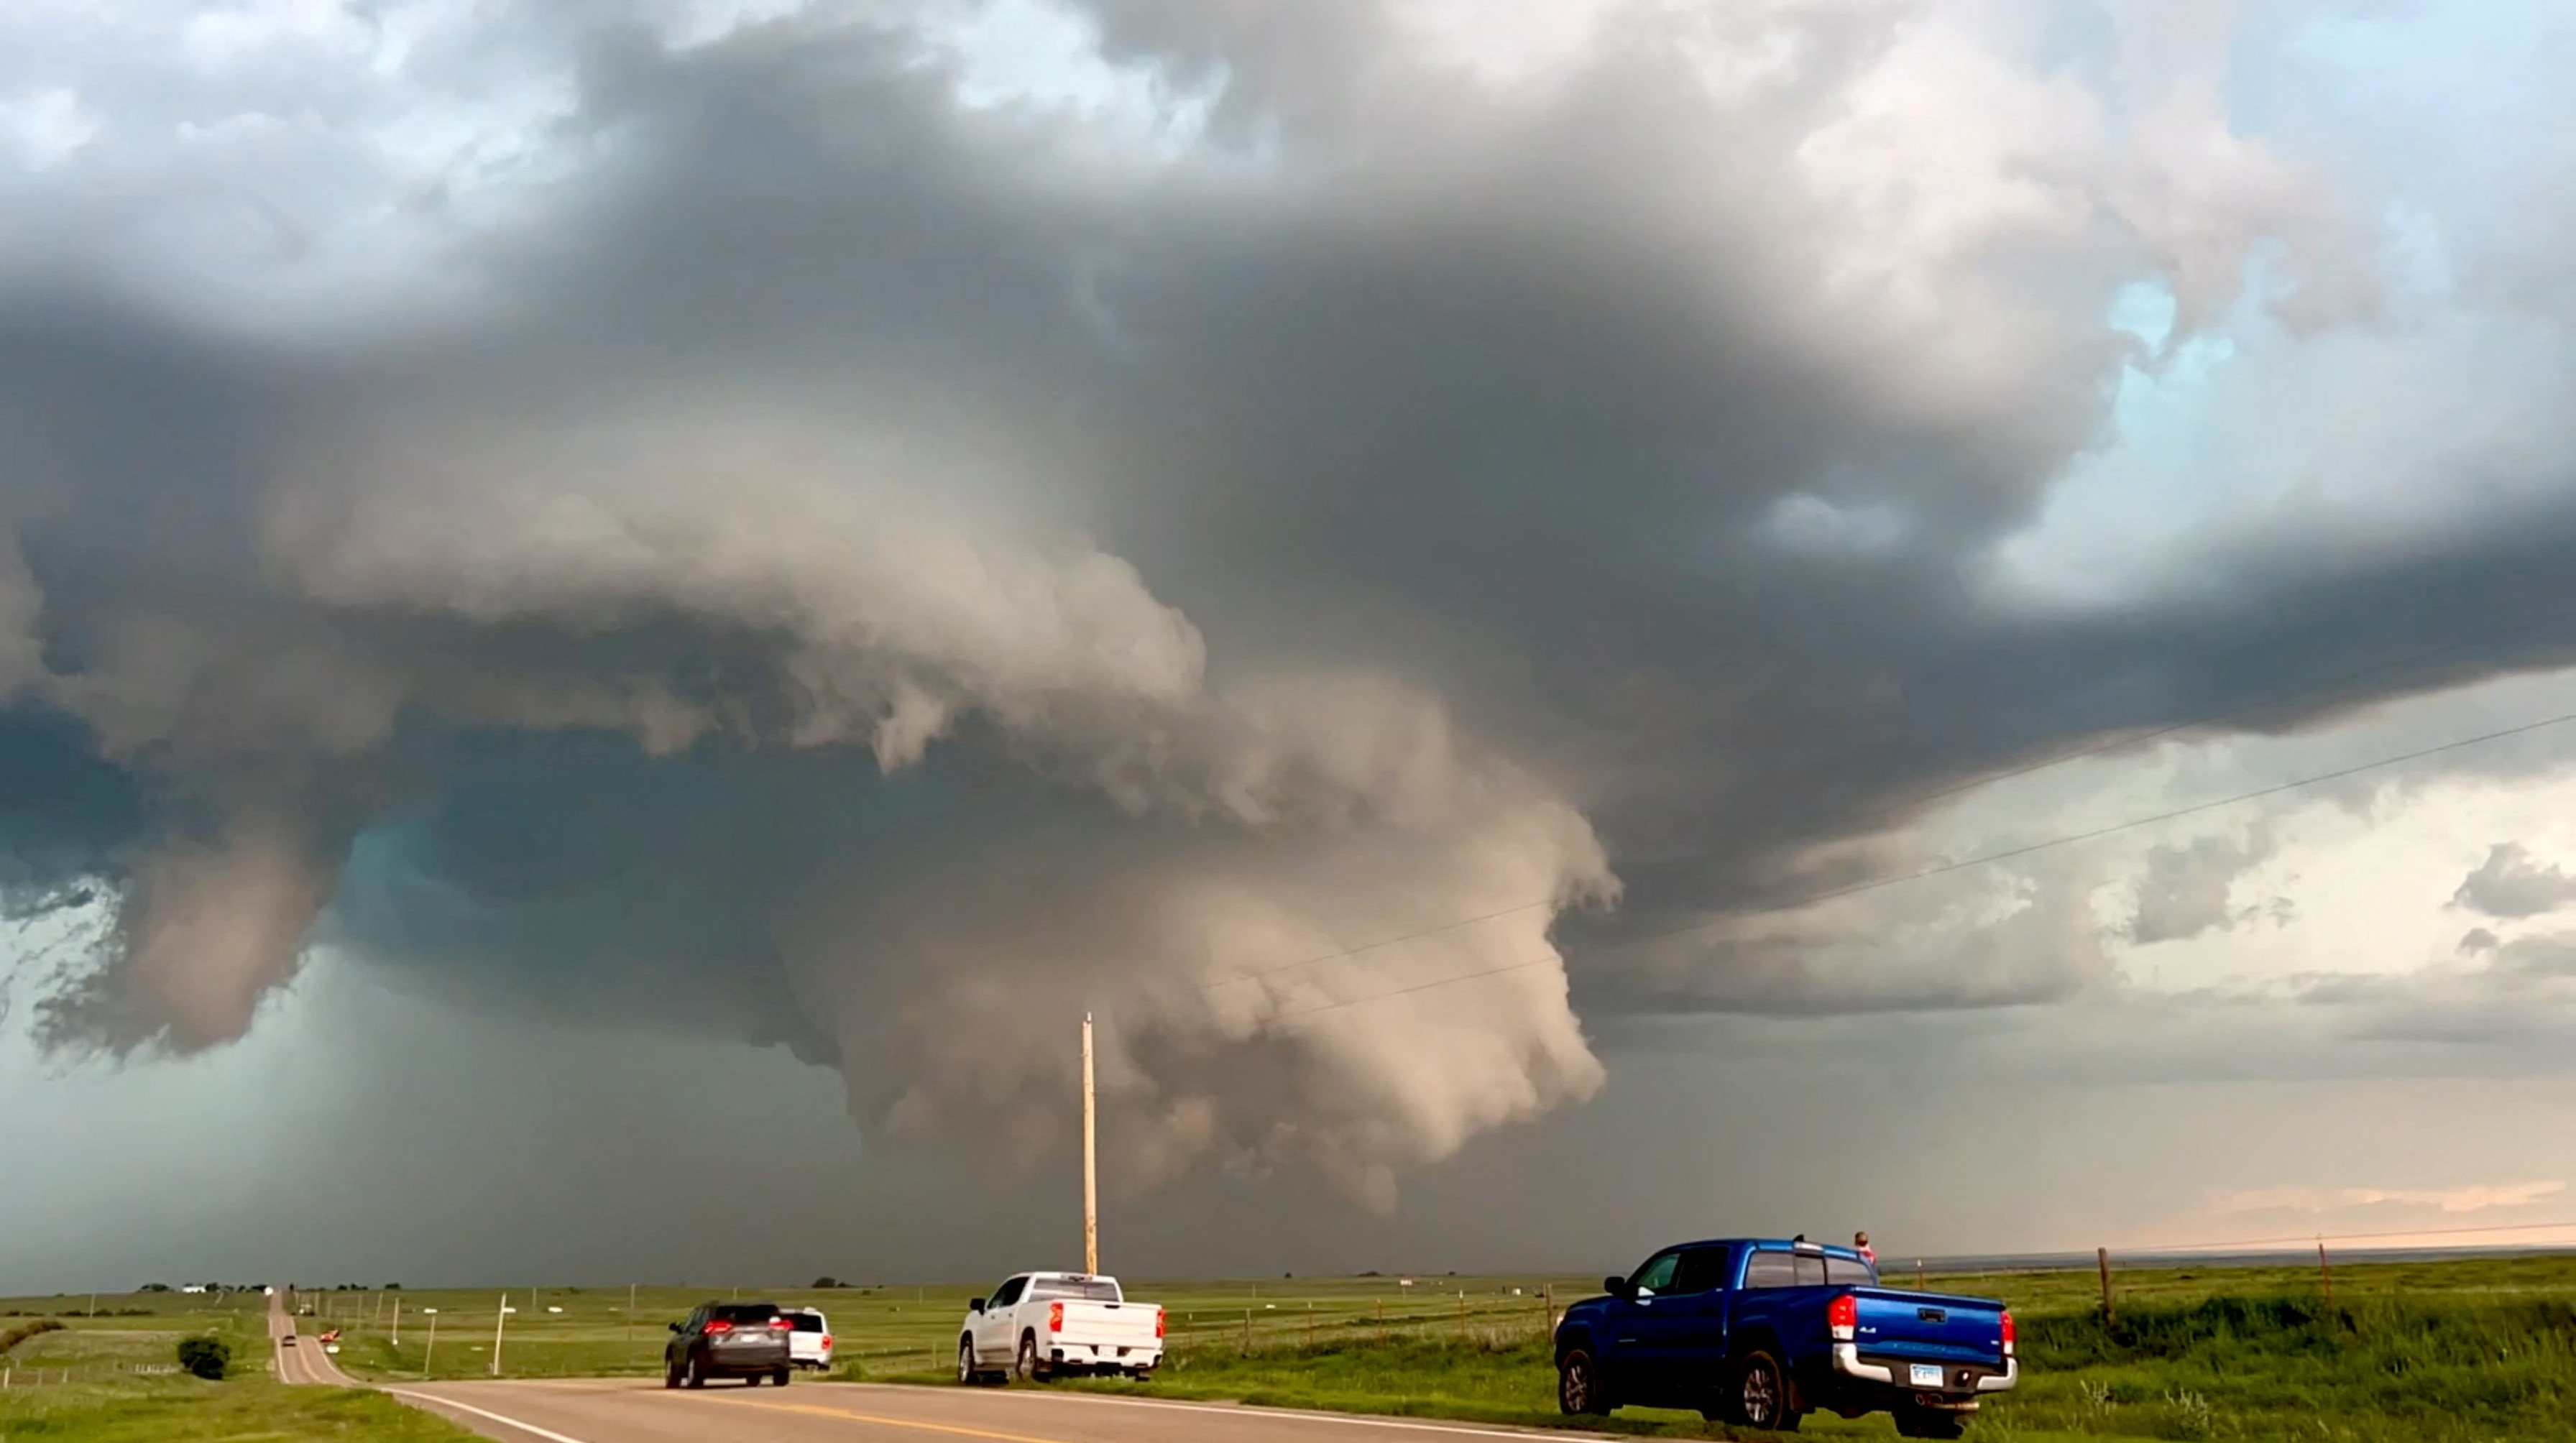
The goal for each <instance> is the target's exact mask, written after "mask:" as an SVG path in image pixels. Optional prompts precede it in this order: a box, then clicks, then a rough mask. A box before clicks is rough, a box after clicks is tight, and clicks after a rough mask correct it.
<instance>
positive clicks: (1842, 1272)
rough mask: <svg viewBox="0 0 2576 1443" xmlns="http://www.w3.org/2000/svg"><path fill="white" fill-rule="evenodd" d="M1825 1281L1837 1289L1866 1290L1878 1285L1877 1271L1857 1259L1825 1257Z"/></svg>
mask: <svg viewBox="0 0 2576 1443" xmlns="http://www.w3.org/2000/svg"><path fill="white" fill-rule="evenodd" d="M1825 1281H1826V1282H1827V1283H1829V1284H1831V1285H1833V1286H1834V1287H1837V1288H1868V1287H1875V1286H1877V1284H1878V1270H1877V1269H1876V1268H1873V1267H1871V1266H1870V1265H1869V1264H1867V1263H1865V1262H1862V1261H1861V1260H1860V1259H1858V1258H1838V1257H1834V1256H1833V1255H1831V1254H1827V1255H1826V1257H1825Z"/></svg>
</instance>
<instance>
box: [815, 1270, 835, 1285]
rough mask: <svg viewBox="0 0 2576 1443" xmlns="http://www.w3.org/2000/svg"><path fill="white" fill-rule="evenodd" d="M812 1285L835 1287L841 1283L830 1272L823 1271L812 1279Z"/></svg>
mask: <svg viewBox="0 0 2576 1443" xmlns="http://www.w3.org/2000/svg"><path fill="white" fill-rule="evenodd" d="M814 1286H816V1287H818V1288H837V1287H840V1286H842V1283H841V1280H840V1279H839V1278H836V1277H833V1276H832V1275H831V1274H830V1273H825V1274H824V1275H823V1276H821V1277H819V1278H816V1279H815V1280H814Z"/></svg>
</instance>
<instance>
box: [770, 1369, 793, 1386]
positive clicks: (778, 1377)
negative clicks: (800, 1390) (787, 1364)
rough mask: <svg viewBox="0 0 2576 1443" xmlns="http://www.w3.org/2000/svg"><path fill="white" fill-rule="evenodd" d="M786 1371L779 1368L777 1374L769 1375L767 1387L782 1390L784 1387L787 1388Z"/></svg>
mask: <svg viewBox="0 0 2576 1443" xmlns="http://www.w3.org/2000/svg"><path fill="white" fill-rule="evenodd" d="M787 1371H788V1370H787V1369H785V1368H781V1369H779V1370H778V1371H777V1372H775V1373H772V1374H770V1375H769V1386H771V1387H773V1388H784V1387H786V1386H787Z"/></svg>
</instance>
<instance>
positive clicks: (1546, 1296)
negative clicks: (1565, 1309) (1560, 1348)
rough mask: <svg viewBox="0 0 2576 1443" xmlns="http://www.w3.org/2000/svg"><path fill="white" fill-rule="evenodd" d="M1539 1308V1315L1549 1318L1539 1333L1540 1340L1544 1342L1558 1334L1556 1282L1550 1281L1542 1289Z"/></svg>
mask: <svg viewBox="0 0 2576 1443" xmlns="http://www.w3.org/2000/svg"><path fill="white" fill-rule="evenodd" d="M1538 1308H1539V1316H1541V1317H1542V1318H1545V1319H1546V1320H1547V1326H1545V1327H1543V1328H1541V1329H1540V1330H1539V1335H1538V1340H1539V1341H1540V1342H1542V1343H1544V1342H1546V1341H1547V1340H1548V1339H1550V1338H1552V1337H1555V1336H1556V1284H1554V1283H1549V1284H1547V1285H1546V1286H1545V1287H1544V1288H1542V1289H1540V1291H1539V1302H1538Z"/></svg>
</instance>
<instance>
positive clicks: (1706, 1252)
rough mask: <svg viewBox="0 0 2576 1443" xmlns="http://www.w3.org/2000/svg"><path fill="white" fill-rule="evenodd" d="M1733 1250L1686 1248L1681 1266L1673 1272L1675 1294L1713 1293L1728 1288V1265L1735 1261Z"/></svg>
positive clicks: (1673, 1290) (1683, 1251) (1672, 1289)
mask: <svg viewBox="0 0 2576 1443" xmlns="http://www.w3.org/2000/svg"><path fill="white" fill-rule="evenodd" d="M1734 1256H1735V1252H1734V1250H1733V1249H1731V1248H1684V1249H1682V1261H1681V1266H1680V1267H1678V1268H1675V1269H1674V1270H1673V1285H1672V1288H1671V1289H1670V1291H1672V1292H1675V1293H1713V1292H1716V1291H1717V1290H1718V1289H1720V1288H1723V1287H1725V1286H1726V1265H1727V1263H1728V1262H1729V1261H1730V1260H1731V1259H1733V1258H1734Z"/></svg>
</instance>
